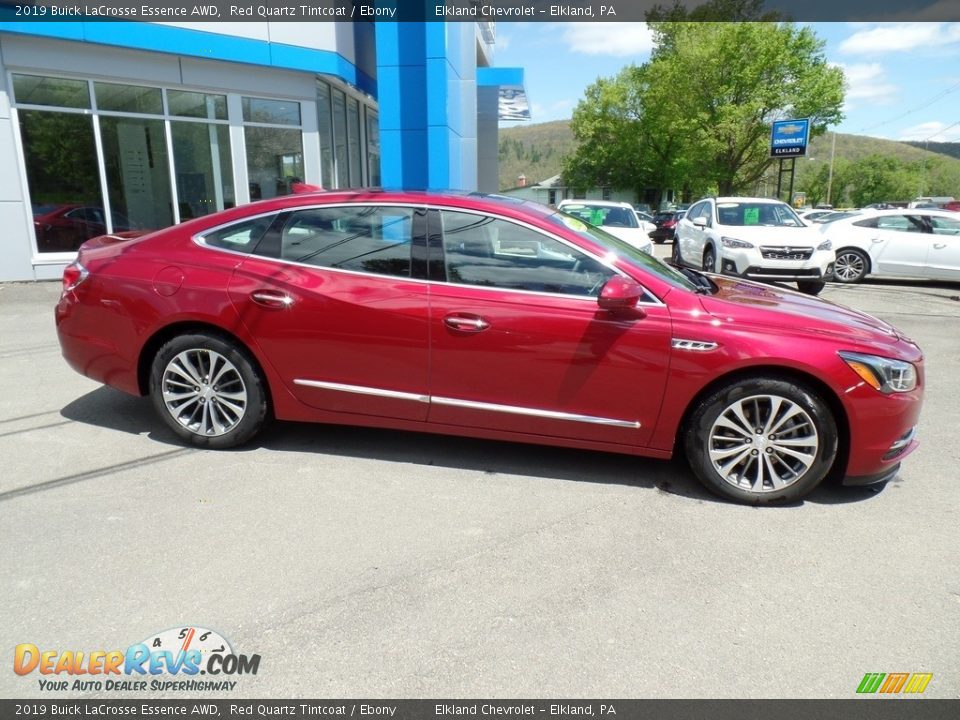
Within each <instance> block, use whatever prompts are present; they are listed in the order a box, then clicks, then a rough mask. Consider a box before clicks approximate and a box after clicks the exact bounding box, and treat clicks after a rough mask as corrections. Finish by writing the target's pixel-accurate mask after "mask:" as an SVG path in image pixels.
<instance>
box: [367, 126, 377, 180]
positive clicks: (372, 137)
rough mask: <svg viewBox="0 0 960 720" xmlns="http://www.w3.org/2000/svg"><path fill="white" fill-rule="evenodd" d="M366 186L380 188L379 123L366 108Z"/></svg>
mask: <svg viewBox="0 0 960 720" xmlns="http://www.w3.org/2000/svg"><path fill="white" fill-rule="evenodd" d="M367 184H368V185H369V186H370V187H380V121H379V117H378V116H377V113H375V112H374V111H373V110H371V109H370V108H367Z"/></svg>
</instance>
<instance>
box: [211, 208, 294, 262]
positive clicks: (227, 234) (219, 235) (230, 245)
mask: <svg viewBox="0 0 960 720" xmlns="http://www.w3.org/2000/svg"><path fill="white" fill-rule="evenodd" d="M275 217H276V216H275V215H264V216H261V217H258V218H254V219H252V220H246V221H244V222H241V223H237V224H235V225H229V226H227V227H224V228H220V229H219V230H214V231H213V232H210V233H207V234H206V235H204V236H203V242H204V244H206V245H209V246H211V247H216V248H221V249H223V250H233V251H234V252H243V253H250V252H253V249H254V248H255V247H256V246H257V243H258V242H259V241H260V238H262V237H263V234H264V233H265V232H266V231H267V229H268V228H269V227H270V224H271V223H272V222H273V220H274V218H275Z"/></svg>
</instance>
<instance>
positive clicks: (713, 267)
mask: <svg viewBox="0 0 960 720" xmlns="http://www.w3.org/2000/svg"><path fill="white" fill-rule="evenodd" d="M703 271H704V272H711V273H715V272H716V271H717V253H716V252H715V251H714V249H713V248H712V247H708V248H707V249H706V250H705V251H704V253H703Z"/></svg>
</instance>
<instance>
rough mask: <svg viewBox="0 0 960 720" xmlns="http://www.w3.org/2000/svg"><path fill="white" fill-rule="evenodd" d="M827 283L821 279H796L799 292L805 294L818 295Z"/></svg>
mask: <svg viewBox="0 0 960 720" xmlns="http://www.w3.org/2000/svg"><path fill="white" fill-rule="evenodd" d="M826 286H827V284H826V283H825V282H823V281H822V280H797V287H798V288H799V289H800V292H802V293H805V294H807V295H819V294H820V291H821V290H823V289H824V288H825V287H826Z"/></svg>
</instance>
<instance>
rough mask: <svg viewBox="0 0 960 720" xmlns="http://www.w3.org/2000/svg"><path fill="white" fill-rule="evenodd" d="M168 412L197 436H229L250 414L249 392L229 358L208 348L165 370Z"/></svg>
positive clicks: (182, 355)
mask: <svg viewBox="0 0 960 720" xmlns="http://www.w3.org/2000/svg"><path fill="white" fill-rule="evenodd" d="M161 388H162V391H163V403H164V405H165V406H166V408H167V412H169V413H170V415H171V417H173V419H174V420H176V421H177V422H178V423H179V424H180V425H182V426H183V427H184V428H186V429H187V430H189V431H190V432H192V433H195V434H197V435H202V436H204V437H216V436H218V435H225V434H226V433H228V432H230V431H231V430H232V429H233V428H235V427H236V426H237V423H239V422H240V421H241V420H242V419H243V416H244V413H246V411H247V388H246V386H245V385H244V384H243V378H242V377H241V376H240V371H239V370H237V368H236V366H235V365H234V364H233V363H231V362H230V361H229V360H227V358H225V357H224V356H223V355H221V354H220V353H218V352H215V351H213V350H209V349H206V348H197V349H193V350H184V351H183V352H181V353H180V354H179V355H176V356H174V357H173V359H172V360H170V362H169V363H167V366H166V367H165V368H164V370H163V379H162V384H161Z"/></svg>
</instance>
